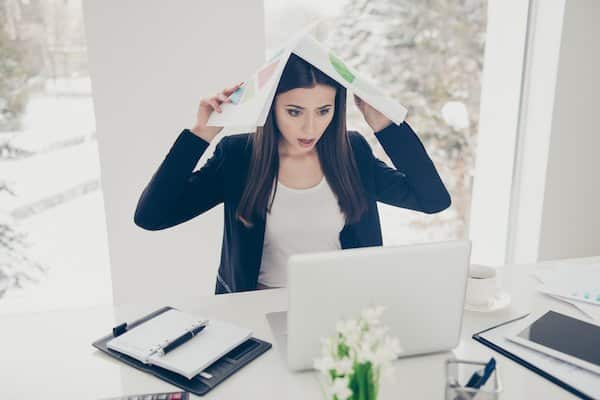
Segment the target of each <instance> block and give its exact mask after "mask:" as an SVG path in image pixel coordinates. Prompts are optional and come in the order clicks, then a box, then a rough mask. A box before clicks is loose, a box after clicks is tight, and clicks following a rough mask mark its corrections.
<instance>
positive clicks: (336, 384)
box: [329, 377, 352, 400]
mask: <svg viewBox="0 0 600 400" xmlns="http://www.w3.org/2000/svg"><path fill="white" fill-rule="evenodd" d="M348 383H349V379H348V378H347V377H344V378H336V379H334V380H333V383H332V384H331V386H330V388H329V396H330V397H333V396H336V398H337V399H338V400H346V399H347V398H348V397H350V396H352V391H351V390H350V388H349V387H348Z"/></svg>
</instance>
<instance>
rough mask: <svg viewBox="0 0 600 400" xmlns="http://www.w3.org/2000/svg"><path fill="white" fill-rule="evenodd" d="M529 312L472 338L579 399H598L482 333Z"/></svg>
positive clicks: (523, 316) (510, 322)
mask: <svg viewBox="0 0 600 400" xmlns="http://www.w3.org/2000/svg"><path fill="white" fill-rule="evenodd" d="M529 315H530V314H525V315H522V316H520V317H518V318H515V319H511V320H509V321H506V322H503V323H501V324H498V325H494V326H492V327H491V328H487V329H484V330H482V331H480V332H477V333H475V334H473V336H472V338H473V339H474V340H476V341H478V342H479V343H481V344H483V345H484V346H487V347H489V348H490V349H492V350H494V351H496V352H498V353H500V354H502V355H503V356H505V357H507V358H509V359H510V360H512V361H514V362H516V363H517V364H519V365H522V366H523V367H525V368H527V369H529V370H530V371H532V372H534V373H536V374H538V375H539V376H541V377H542V378H544V379H546V380H548V381H550V382H552V383H554V384H555V385H557V386H559V387H561V388H563V389H564V390H566V391H568V392H569V393H571V394H574V395H575V396H577V397H579V398H580V399H584V400H594V399H596V400H598V399H599V398H594V397H591V396H590V395H589V394H587V393H584V392H582V391H581V390H580V389H577V388H576V387H574V386H573V385H571V384H569V383H567V382H565V381H564V380H562V379H559V378H558V377H556V376H554V375H552V374H551V373H550V372H548V371H546V370H544V369H542V368H540V367H539V366H537V365H535V364H534V363H533V362H530V361H527V360H526V359H524V358H522V357H520V356H519V355H517V354H515V353H513V352H512V351H510V350H508V349H506V348H504V347H502V345H500V344H498V343H495V342H493V341H491V340H488V339H487V338H485V337H483V336H482V335H483V334H485V333H487V332H490V331H492V330H494V329H498V328H501V327H505V326H508V325H510V324H513V323H516V322H518V321H521V320H523V319H524V318H526V317H528V316H529Z"/></svg>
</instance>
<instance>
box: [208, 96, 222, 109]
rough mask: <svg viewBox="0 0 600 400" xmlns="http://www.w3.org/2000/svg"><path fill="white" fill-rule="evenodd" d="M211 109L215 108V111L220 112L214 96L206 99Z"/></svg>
mask: <svg viewBox="0 0 600 400" xmlns="http://www.w3.org/2000/svg"><path fill="white" fill-rule="evenodd" d="M208 102H209V103H210V105H211V106H212V108H213V109H215V110H217V112H221V107H219V103H218V102H217V100H215V99H214V98H212V99H210V100H209V101H208Z"/></svg>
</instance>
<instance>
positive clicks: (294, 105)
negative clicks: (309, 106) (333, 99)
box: [285, 104, 333, 110]
mask: <svg viewBox="0 0 600 400" xmlns="http://www.w3.org/2000/svg"><path fill="white" fill-rule="evenodd" d="M285 106H286V107H296V108H300V109H301V110H304V107H301V106H298V105H296V104H286V105H285ZM325 107H333V104H325V105H324V106H321V107H317V110H320V109H321V108H325Z"/></svg>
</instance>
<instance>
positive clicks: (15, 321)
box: [0, 257, 600, 399]
mask: <svg viewBox="0 0 600 400" xmlns="http://www.w3.org/2000/svg"><path fill="white" fill-rule="evenodd" d="M562 262H570V263H574V264H581V263H589V262H600V257H594V258H586V259H576V260H568V261H562ZM554 263H555V262H547V263H541V264H538V265H515V266H507V267H505V268H504V271H503V272H502V277H503V281H504V287H505V288H506V289H507V290H508V291H509V292H510V293H511V296H512V299H513V301H512V304H511V307H510V308H507V309H505V310H502V311H498V312H496V313H490V314H480V313H474V312H468V311H466V312H465V315H464V319H463V329H462V339H461V342H460V344H459V346H458V347H457V348H456V349H455V350H454V351H453V353H454V355H455V356H456V357H457V358H469V359H480V360H487V359H488V358H489V357H490V356H494V357H496V360H497V361H498V368H499V371H500V374H501V378H502V381H503V386H504V392H503V395H502V398H503V399H530V398H542V399H549V398H552V399H572V398H574V396H572V395H571V394H569V393H568V392H566V391H565V390H563V389H561V388H560V387H558V386H555V385H553V384H551V383H550V382H548V381H546V380H544V379H542V378H541V377H539V376H538V375H536V374H534V373H533V372H530V371H529V370H527V369H526V368H524V367H521V366H520V365H518V364H516V363H514V362H512V361H510V360H508V359H506V358H504V357H503V356H501V355H499V354H497V353H495V352H493V351H491V350H489V349H488V348H486V347H484V346H483V345H481V344H479V343H477V342H475V341H474V340H472V339H471V334H472V333H473V332H475V331H478V330H481V329H485V328H487V327H489V326H492V325H493V324H496V323H499V322H502V321H505V320H508V319H510V318H511V317H514V316H516V315H518V314H520V313H521V312H522V311H536V310H543V309H547V308H553V309H555V310H558V311H560V312H564V313H570V314H573V315H576V316H582V314H580V312H579V311H578V310H577V309H576V308H575V307H573V306H571V305H569V304H566V303H562V302H559V301H555V300H552V299H551V298H549V297H547V296H544V295H542V294H539V293H537V292H535V291H534V290H533V289H534V287H535V280H534V279H533V278H531V277H530V276H529V272H531V271H533V270H534V268H548V267H551V266H552V265H553V264H554ZM575 266H576V265H575ZM162 305H164V304H152V305H150V304H146V305H128V306H119V307H109V306H106V307H104V306H103V307H94V308H85V309H79V310H69V311H55V312H45V313H27V314H22V315H11V316H4V317H2V318H0V343H1V344H2V350H1V356H0V398H2V399H32V398H52V399H55V398H56V399H71V398H72V399H87V398H89V399H98V398H104V397H112V396H118V395H125V394H135V393H148V392H164V391H174V390H177V389H176V388H175V387H174V386H171V385H169V384H167V383H164V382H162V381H160V380H158V379H156V378H154V377H152V376H150V375H147V374H145V373H143V372H140V371H138V370H136V369H134V368H131V367H129V366H127V365H124V364H122V363H119V362H118V361H116V360H113V359H112V358H110V357H108V356H106V355H104V354H102V353H100V352H99V351H96V350H95V349H94V348H92V346H91V343H92V342H93V341H94V340H96V339H98V338H99V337H100V336H103V335H105V334H107V333H108V332H110V329H111V328H112V327H113V326H115V325H117V324H118V323H120V322H123V321H130V320H133V319H136V318H138V317H140V316H141V315H143V314H145V313H148V312H150V311H152V310H154V309H156V308H158V307H159V306H162ZM171 305H173V306H177V307H180V308H182V309H184V310H186V311H190V312H197V313H201V314H202V315H207V316H209V317H218V318H221V319H227V320H231V321H235V322H237V323H238V324H240V325H243V326H247V327H249V328H251V329H252V330H253V331H254V332H255V335H256V336H257V337H259V338H261V339H265V340H267V341H270V342H272V343H273V349H271V350H269V351H268V352H267V353H265V354H263V355H262V356H260V357H259V358H258V359H256V360H254V361H253V362H251V363H250V364H249V365H247V366H246V367H244V368H243V369H242V370H241V371H239V372H238V373H236V374H235V375H234V376H232V377H230V378H229V379H228V380H227V381H225V382H223V383H222V384H221V385H220V386H218V387H217V388H215V389H214V390H213V391H211V392H210V393H209V394H208V395H207V396H205V398H207V399H241V398H244V399H264V398H280V399H287V398H290V399H296V398H297V399H308V398H310V399H321V398H323V395H322V393H321V388H320V385H319V383H318V382H319V381H318V380H317V374H316V373H315V372H305V373H289V372H288V371H287V370H286V368H285V366H284V365H283V361H282V358H281V356H280V354H278V353H277V352H278V351H279V349H278V348H277V347H276V344H275V343H274V342H273V338H272V334H271V331H270V328H269V325H268V323H267V321H266V319H265V317H264V314H265V313H266V312H271V311H281V310H285V309H286V308H287V294H286V292H285V290H283V289H281V290H280V289H278V290H266V291H258V292H248V293H239V294H233V295H222V296H211V297H207V298H206V301H204V302H203V304H195V305H189V304H182V303H173V304H171ZM332 323H333V322H332ZM451 355H452V354H451V353H441V354H435V355H428V356H421V357H411V358H407V359H403V360H398V361H396V362H395V363H394V365H395V375H394V378H393V379H391V380H387V381H384V382H383V384H382V386H381V393H380V398H381V399H400V398H406V399H408V398H415V399H443V398H444V395H443V393H444V392H443V391H444V380H445V371H444V362H445V360H446V359H447V358H448V357H449V356H451Z"/></svg>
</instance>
